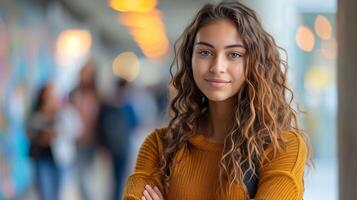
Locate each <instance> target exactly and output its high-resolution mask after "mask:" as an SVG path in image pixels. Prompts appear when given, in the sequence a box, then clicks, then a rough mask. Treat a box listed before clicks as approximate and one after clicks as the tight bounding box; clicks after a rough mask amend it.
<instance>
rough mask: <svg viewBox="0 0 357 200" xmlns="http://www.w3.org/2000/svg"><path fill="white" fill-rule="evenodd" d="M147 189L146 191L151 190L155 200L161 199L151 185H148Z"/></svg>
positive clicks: (150, 192)
mask: <svg viewBox="0 0 357 200" xmlns="http://www.w3.org/2000/svg"><path fill="white" fill-rule="evenodd" d="M145 189H146V191H148V192H149V194H150V196H151V198H152V199H153V200H160V197H159V195H158V194H156V192H155V190H154V189H153V188H152V187H151V186H150V185H146V186H145Z"/></svg>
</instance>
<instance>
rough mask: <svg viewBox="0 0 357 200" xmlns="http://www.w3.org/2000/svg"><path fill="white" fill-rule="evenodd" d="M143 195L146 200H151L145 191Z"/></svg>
mask: <svg viewBox="0 0 357 200" xmlns="http://www.w3.org/2000/svg"><path fill="white" fill-rule="evenodd" d="M143 195H144V198H145V199H146V200H153V199H152V198H151V196H150V194H149V192H148V191H147V190H144V192H143Z"/></svg>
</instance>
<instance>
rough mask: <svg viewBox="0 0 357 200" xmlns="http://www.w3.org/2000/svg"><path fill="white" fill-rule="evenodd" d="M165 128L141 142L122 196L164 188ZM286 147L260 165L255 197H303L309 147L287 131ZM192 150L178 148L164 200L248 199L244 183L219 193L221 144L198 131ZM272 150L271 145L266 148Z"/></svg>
mask: <svg viewBox="0 0 357 200" xmlns="http://www.w3.org/2000/svg"><path fill="white" fill-rule="evenodd" d="M164 131H165V130H164V129H158V130H156V131H154V132H153V133H151V134H149V135H148V136H147V138H146V139H145V141H144V143H143V144H142V146H141V148H140V150H139V154H138V157H137V161H136V165H135V169H134V172H133V173H132V175H130V176H129V177H128V180H127V183H126V186H125V189H124V192H123V196H122V199H124V200H139V199H141V196H142V192H143V191H144V186H145V185H147V184H149V185H152V186H153V185H156V186H158V188H159V189H160V191H163V184H162V183H161V177H159V175H152V174H155V173H153V172H155V171H156V170H158V167H159V161H160V155H161V152H162V151H163V142H162V140H161V139H160V137H159V135H160V134H163V132H164ZM284 138H285V139H286V140H287V148H286V150H285V151H284V152H281V153H279V154H278V155H277V157H276V158H275V159H273V160H272V161H271V162H270V163H269V162H267V161H266V162H264V164H263V166H262V167H261V168H260V169H259V184H258V190H257V193H256V196H255V200H263V199H264V200H300V199H302V196H303V191H304V187H303V176H304V166H305V162H306V159H307V148H306V145H305V143H304V140H303V139H302V138H301V136H300V135H298V134H297V133H294V132H285V133H284ZM189 142H190V144H191V146H192V147H193V148H192V151H189V154H186V153H185V154H183V151H182V150H181V151H179V152H178V153H177V154H176V157H175V158H174V159H175V160H177V159H181V158H182V156H183V155H185V158H184V159H182V160H181V161H180V162H179V163H178V164H177V165H175V167H174V168H173V170H172V174H171V176H170V182H169V184H170V188H169V192H168V194H167V199H165V200H176V199H177V200H211V199H212V200H213V199H214V200H220V199H232V200H233V199H235V200H245V199H247V196H246V194H245V192H244V189H243V186H242V185H234V186H233V191H232V192H231V195H230V196H228V197H223V196H218V195H216V193H215V192H216V189H217V187H218V177H219V161H220V158H221V152H222V149H223V145H222V144H217V143H211V142H209V141H208V140H207V139H206V138H205V137H204V136H203V135H201V134H196V135H195V136H193V137H191V138H190V139H189ZM265 152H266V154H267V155H271V154H272V148H271V147H268V148H267V149H266V151H265Z"/></svg>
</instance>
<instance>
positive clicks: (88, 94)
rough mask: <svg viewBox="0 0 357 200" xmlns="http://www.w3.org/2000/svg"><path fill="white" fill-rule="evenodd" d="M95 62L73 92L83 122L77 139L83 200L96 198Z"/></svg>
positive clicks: (92, 62) (74, 101)
mask: <svg viewBox="0 0 357 200" xmlns="http://www.w3.org/2000/svg"><path fill="white" fill-rule="evenodd" d="M93 65H94V61H93V60H89V61H88V62H87V63H86V64H85V65H84V66H83V67H82V69H81V70H80V74H79V84H78V86H77V87H76V88H74V90H73V91H71V93H72V94H71V95H73V105H74V107H75V108H76V109H77V110H78V113H79V116H80V120H81V121H82V125H83V126H82V127H83V128H82V131H81V132H80V134H79V135H78V137H77V140H76V146H77V172H78V173H77V175H78V180H79V187H80V191H81V196H82V199H84V200H90V199H93V198H94V193H93V191H94V188H92V187H93V182H94V180H93V165H94V158H95V153H96V147H97V142H96V140H97V138H96V137H97V133H96V131H95V128H96V121H97V115H98V110H99V102H100V101H99V95H98V90H97V85H96V84H97V83H96V77H95V72H94V70H95V69H94V66H93Z"/></svg>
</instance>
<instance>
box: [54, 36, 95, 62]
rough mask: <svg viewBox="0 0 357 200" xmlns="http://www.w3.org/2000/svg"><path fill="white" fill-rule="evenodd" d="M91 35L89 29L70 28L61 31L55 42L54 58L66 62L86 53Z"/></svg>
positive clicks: (90, 42) (90, 41)
mask: <svg viewBox="0 0 357 200" xmlns="http://www.w3.org/2000/svg"><path fill="white" fill-rule="evenodd" d="M91 44H92V36H91V34H90V32H89V31H87V30H81V29H72V30H66V31H64V32H62V33H61V34H60V35H59V36H58V39H57V43H56V60H57V63H58V64H60V65H61V64H66V63H68V62H71V61H72V60H74V59H77V58H79V57H81V56H83V55H85V54H87V53H88V52H89V50H90V48H91Z"/></svg>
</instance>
